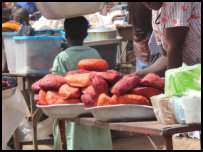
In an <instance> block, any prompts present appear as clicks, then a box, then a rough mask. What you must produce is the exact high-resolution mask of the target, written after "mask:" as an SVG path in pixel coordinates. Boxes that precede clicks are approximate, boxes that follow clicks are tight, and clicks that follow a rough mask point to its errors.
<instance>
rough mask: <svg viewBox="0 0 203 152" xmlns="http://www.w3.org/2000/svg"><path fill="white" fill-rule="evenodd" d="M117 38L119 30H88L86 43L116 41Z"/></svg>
mask: <svg viewBox="0 0 203 152" xmlns="http://www.w3.org/2000/svg"><path fill="white" fill-rule="evenodd" d="M116 37H117V29H108V28H93V29H89V30H88V36H87V37H86V38H85V40H84V41H85V42H91V41H103V40H115V39H116Z"/></svg>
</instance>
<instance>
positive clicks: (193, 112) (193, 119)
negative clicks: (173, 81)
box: [181, 90, 201, 124]
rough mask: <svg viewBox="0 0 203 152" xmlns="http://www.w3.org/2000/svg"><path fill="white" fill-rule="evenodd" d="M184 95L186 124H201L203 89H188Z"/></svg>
mask: <svg viewBox="0 0 203 152" xmlns="http://www.w3.org/2000/svg"><path fill="white" fill-rule="evenodd" d="M184 94H185V96H182V102H181V103H182V107H183V109H184V113H185V120H186V124H201V91H196V90H187V91H186V92H185V93H184Z"/></svg>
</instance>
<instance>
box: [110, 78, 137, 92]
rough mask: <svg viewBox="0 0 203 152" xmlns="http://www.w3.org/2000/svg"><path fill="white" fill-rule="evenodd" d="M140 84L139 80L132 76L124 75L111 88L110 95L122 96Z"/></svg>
mask: <svg viewBox="0 0 203 152" xmlns="http://www.w3.org/2000/svg"><path fill="white" fill-rule="evenodd" d="M139 82H140V78H139V77H138V76H134V75H130V74H128V75H125V76H124V77H123V78H122V79H121V80H119V81H118V82H117V83H116V84H115V85H114V86H113V88H112V90H111V93H112V94H116V95H122V94H125V93H126V92H128V91H130V90H131V89H133V88H134V87H135V86H137V85H138V84H139Z"/></svg>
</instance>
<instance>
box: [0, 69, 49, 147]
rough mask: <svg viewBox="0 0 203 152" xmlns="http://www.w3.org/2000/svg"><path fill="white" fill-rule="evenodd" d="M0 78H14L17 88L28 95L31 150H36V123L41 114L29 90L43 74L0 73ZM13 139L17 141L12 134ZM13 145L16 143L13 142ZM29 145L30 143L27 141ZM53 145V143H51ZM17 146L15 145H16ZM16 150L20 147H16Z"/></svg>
mask: <svg viewBox="0 0 203 152" xmlns="http://www.w3.org/2000/svg"><path fill="white" fill-rule="evenodd" d="M2 76H9V77H15V78H16V79H17V81H18V88H19V89H20V90H21V91H26V92H27V93H28V95H29V101H30V108H29V109H30V113H31V120H32V132H33V141H32V143H33V149H34V150H37V149H38V144H39V142H38V141H37V123H38V122H39V119H40V118H41V116H42V114H43V112H42V110H41V109H40V108H37V107H36V105H35V103H34V94H33V92H32V90H31V86H32V84H33V83H34V82H36V81H37V80H39V79H41V78H42V77H43V76H44V74H21V73H2ZM14 139H16V140H17V137H16V135H15V134H14ZM48 142H51V140H50V139H49V140H47V142H46V141H45V143H48ZM15 143H18V142H16V141H15ZM28 143H30V141H28ZM51 143H53V142H51ZM21 144H27V142H22V143H21ZM16 146H17V145H16ZM17 147H18V148H17V149H18V150H19V147H20V146H17Z"/></svg>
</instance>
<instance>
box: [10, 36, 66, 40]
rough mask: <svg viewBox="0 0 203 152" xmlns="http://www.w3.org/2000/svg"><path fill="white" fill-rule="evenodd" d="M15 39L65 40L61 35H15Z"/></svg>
mask: <svg viewBox="0 0 203 152" xmlns="http://www.w3.org/2000/svg"><path fill="white" fill-rule="evenodd" d="M13 39H14V40H63V38H62V37H60V36H14V37H13Z"/></svg>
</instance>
